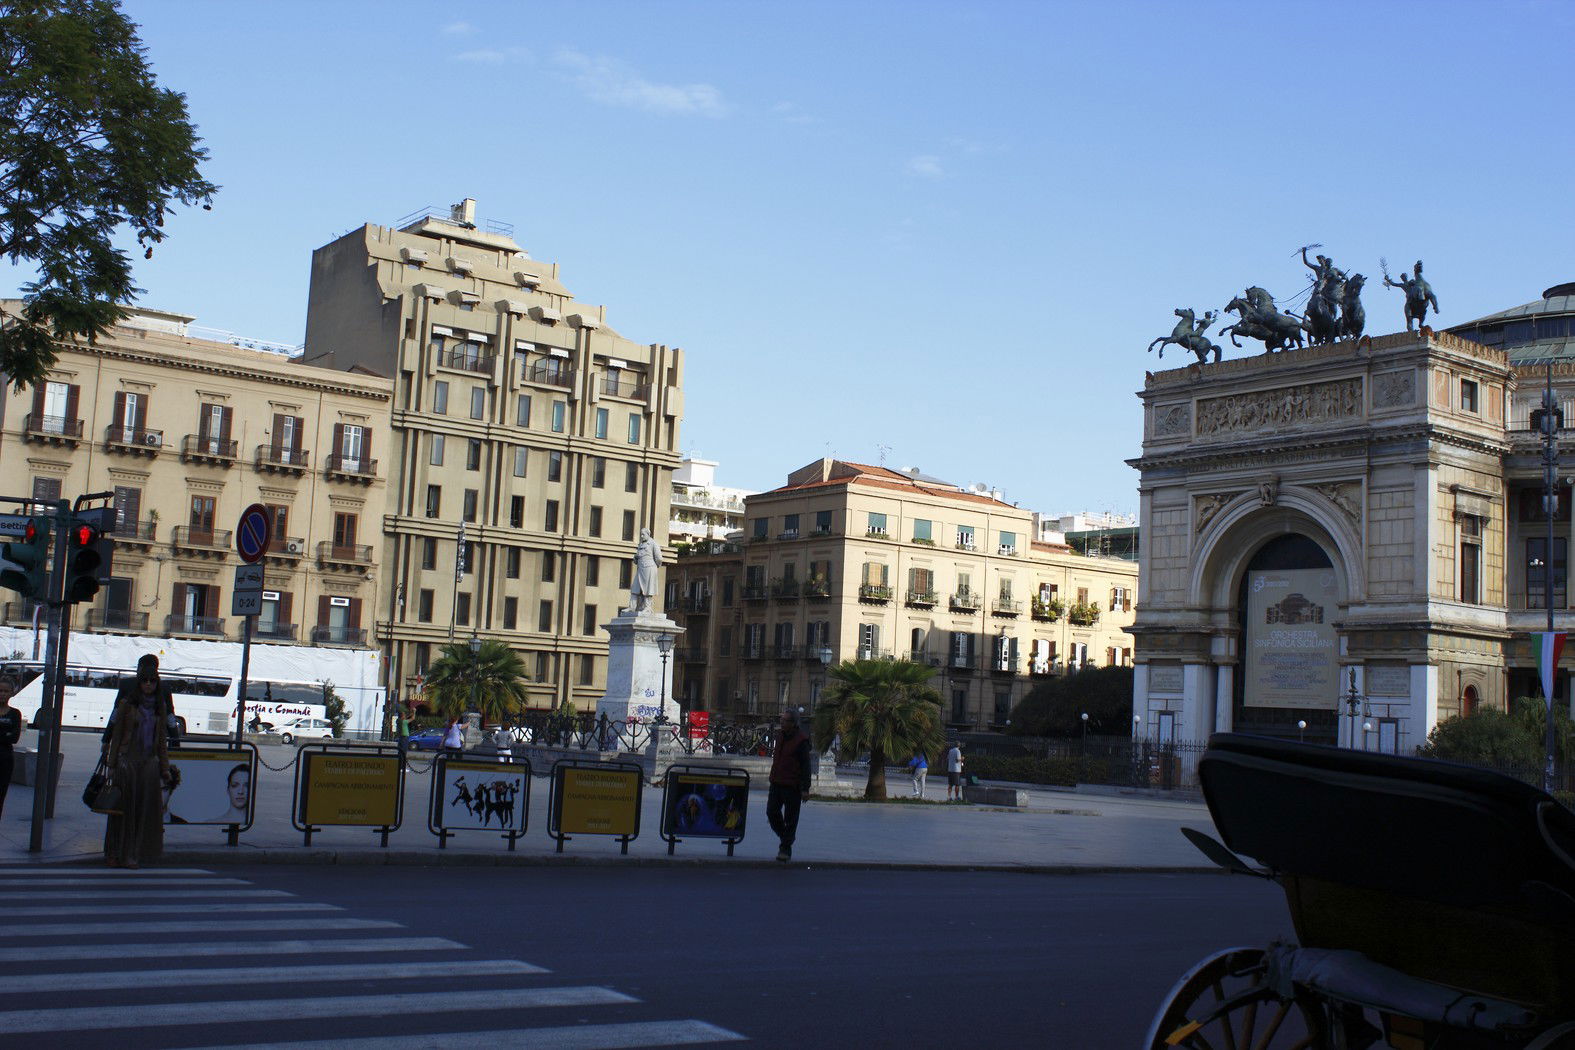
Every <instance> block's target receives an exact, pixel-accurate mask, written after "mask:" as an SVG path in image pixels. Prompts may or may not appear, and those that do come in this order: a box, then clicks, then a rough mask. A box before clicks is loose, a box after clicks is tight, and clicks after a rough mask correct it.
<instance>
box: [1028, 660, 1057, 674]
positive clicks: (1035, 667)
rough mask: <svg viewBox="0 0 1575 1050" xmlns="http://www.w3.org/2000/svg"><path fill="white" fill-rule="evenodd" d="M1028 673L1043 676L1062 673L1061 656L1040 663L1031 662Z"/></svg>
mask: <svg viewBox="0 0 1575 1050" xmlns="http://www.w3.org/2000/svg"><path fill="white" fill-rule="evenodd" d="M1028 673H1029V674H1032V675H1038V676H1039V677H1041V678H1045V677H1048V676H1050V675H1057V674H1060V673H1061V658H1060V657H1058V656H1057V657H1052V658H1051V659H1049V660H1045V661H1042V662H1040V663H1030V664H1029V665H1028Z"/></svg>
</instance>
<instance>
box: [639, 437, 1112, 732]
mask: <svg viewBox="0 0 1575 1050" xmlns="http://www.w3.org/2000/svg"><path fill="white" fill-rule="evenodd" d="M744 518H745V527H744V535H743V537H742V540H741V541H740V542H738V543H725V542H712V543H710V544H704V543H699V544H695V545H693V546H691V547H689V548H688V549H686V550H685V551H683V552H681V557H680V558H679V560H678V563H677V564H676V566H675V567H674V568H673V570H672V571H671V572H670V573H669V575H668V585H667V594H666V606H667V609H668V610H669V612H670V614H671V615H673V616H674V617H675V618H676V619H679V620H680V621H681V622H682V623H683V624H684V625H685V627H686V628H687V631H686V633H685V634H684V635H683V636H682V637H681V638H680V640H679V646H680V648H679V649H678V650H677V652H676V659H677V661H678V666H677V671H676V674H675V686H674V688H675V691H676V692H677V695H678V696H680V697H681V698H682V700H683V701H684V704H685V706H686V707H687V708H688V709H690V710H700V709H703V710H709V711H713V712H717V713H719V714H721V715H724V716H727V717H737V718H745V719H747V718H750V717H774V716H775V715H776V714H777V713H778V712H779V711H781V710H782V708H784V707H789V706H792V707H803V708H805V709H811V710H812V709H813V708H814V706H815V704H816V702H817V701H818V698H819V695H820V691H821V690H822V689H823V688H824V686H825V681H826V665H827V664H829V663H836V662H840V661H842V660H857V659H872V658H895V659H904V660H914V661H917V662H920V663H924V664H927V665H929V666H930V667H932V668H934V674H935V676H934V679H933V680H932V684H933V685H934V687H935V689H936V690H937V691H938V692H939V693H940V694H941V697H942V713H943V716H944V718H945V720H946V722H947V724H948V725H949V726H951V727H953V728H957V729H990V728H1004V727H1005V725H1006V723H1007V720H1008V719H1009V718H1010V717H1011V711H1012V708H1013V707H1014V706H1015V705H1016V704H1017V703H1018V701H1020V700H1021V699H1022V698H1023V696H1024V695H1026V694H1027V692H1028V690H1029V689H1031V688H1032V687H1033V684H1034V682H1035V680H1036V679H1039V678H1043V677H1046V676H1050V675H1055V674H1060V673H1063V671H1064V670H1065V669H1066V668H1068V667H1069V666H1070V667H1082V666H1085V665H1088V666H1101V667H1102V666H1107V665H1122V664H1130V663H1131V661H1132V639H1131V637H1130V636H1129V635H1128V634H1127V633H1126V631H1127V629H1128V627H1129V625H1130V624H1131V622H1132V615H1133V609H1132V603H1133V598H1134V596H1135V592H1136V588H1137V575H1138V573H1137V566H1136V564H1135V563H1132V562H1126V561H1120V560H1117V559H1102V558H1089V557H1084V556H1082V555H1079V554H1077V553H1076V552H1075V551H1073V550H1072V549H1071V548H1069V547H1066V546H1064V545H1059V544H1042V543H1036V542H1033V541H1032V526H1033V515H1032V513H1031V512H1029V511H1027V510H1023V509H1019V508H1017V507H1014V506H1012V505H1011V504H1008V503H1004V502H1002V501H1001V500H999V499H996V498H994V497H993V496H989V495H985V494H980V493H976V492H970V491H965V490H962V489H959V488H957V487H956V486H949V485H947V484H945V483H943V482H935V481H933V480H931V479H920V478H916V477H915V476H914V474H913V473H912V472H907V471H897V470H890V469H887V468H885V467H877V466H867V465H863V464H858V463H848V462H843V461H840V460H832V459H823V460H817V461H815V462H813V463H810V464H808V465H807V466H805V467H803V468H801V469H800V470H797V471H794V472H793V473H792V474H791V475H789V477H788V479H787V483H786V484H785V485H783V486H782V487H780V488H776V489H772V490H770V491H768V492H761V493H756V494H754V495H751V496H749V497H747V498H746V499H745V510H744Z"/></svg>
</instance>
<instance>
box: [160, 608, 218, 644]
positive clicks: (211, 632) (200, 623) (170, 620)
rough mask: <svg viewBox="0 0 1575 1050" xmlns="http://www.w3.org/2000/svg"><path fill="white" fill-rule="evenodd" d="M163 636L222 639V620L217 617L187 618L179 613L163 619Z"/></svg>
mask: <svg viewBox="0 0 1575 1050" xmlns="http://www.w3.org/2000/svg"><path fill="white" fill-rule="evenodd" d="M164 633H165V634H189V635H195V636H197V637H199V638H223V637H224V620H223V618H222V617H218V616H187V615H186V614H185V613H180V614H177V615H174V616H166V617H164Z"/></svg>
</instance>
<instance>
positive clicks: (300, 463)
mask: <svg viewBox="0 0 1575 1050" xmlns="http://www.w3.org/2000/svg"><path fill="white" fill-rule="evenodd" d="M311 458H312V454H311V453H310V452H307V451H306V450H305V449H300V448H275V447H273V446H272V445H258V446H257V465H258V466H259V467H281V468H284V469H286V470H305V469H306V467H307V465H308V463H309V462H310V460H311Z"/></svg>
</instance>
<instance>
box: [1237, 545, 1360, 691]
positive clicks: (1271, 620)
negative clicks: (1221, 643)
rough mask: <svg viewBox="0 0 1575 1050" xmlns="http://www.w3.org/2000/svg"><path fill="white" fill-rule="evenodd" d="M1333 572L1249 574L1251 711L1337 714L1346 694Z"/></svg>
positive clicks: (1247, 679)
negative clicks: (1342, 688)
mask: <svg viewBox="0 0 1575 1050" xmlns="http://www.w3.org/2000/svg"><path fill="white" fill-rule="evenodd" d="M1338 609H1339V606H1338V595H1337V593H1336V590H1335V580H1334V570H1333V569H1265V570H1260V571H1257V572H1250V573H1248V574H1247V631H1246V643H1247V660H1246V664H1247V667H1246V677H1245V679H1244V681H1243V683H1242V702H1243V704H1244V705H1245V706H1247V707H1291V708H1322V709H1325V710H1330V711H1332V710H1334V709H1335V708H1336V706H1337V705H1338V702H1339V701H1338V696H1339V692H1340V673H1339V672H1340V667H1339V656H1340V646H1339V640H1338V639H1337V638H1336V637H1335V633H1334V628H1333V627H1332V626H1331V625H1330V623H1329V621H1330V620H1332V619H1334V616H1335V614H1336V613H1337V611H1338Z"/></svg>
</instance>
